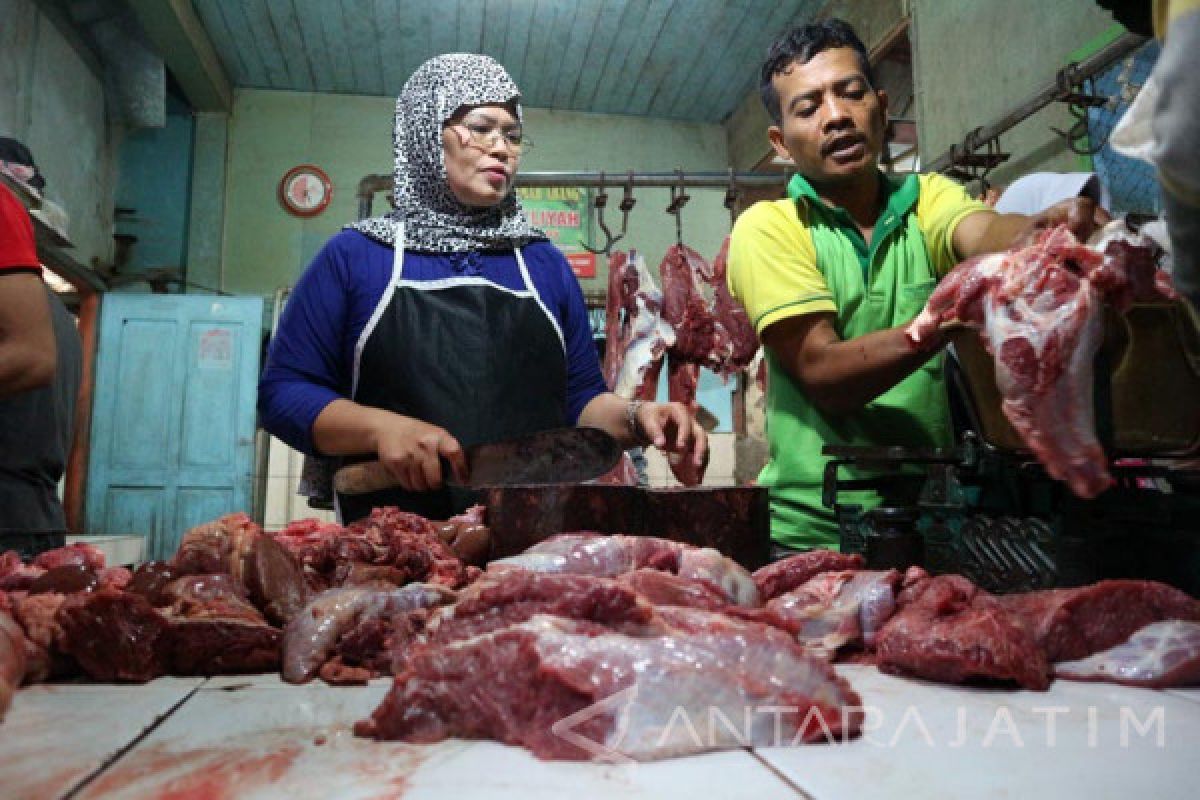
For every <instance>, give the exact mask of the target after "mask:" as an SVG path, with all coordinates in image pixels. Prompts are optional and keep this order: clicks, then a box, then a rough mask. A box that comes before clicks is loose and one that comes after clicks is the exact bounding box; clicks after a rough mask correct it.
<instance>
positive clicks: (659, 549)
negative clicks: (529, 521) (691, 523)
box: [488, 533, 760, 606]
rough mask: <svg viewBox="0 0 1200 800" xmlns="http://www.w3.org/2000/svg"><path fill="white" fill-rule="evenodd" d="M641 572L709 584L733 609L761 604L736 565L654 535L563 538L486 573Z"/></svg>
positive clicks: (748, 578) (611, 574) (711, 551)
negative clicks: (643, 569)
mask: <svg viewBox="0 0 1200 800" xmlns="http://www.w3.org/2000/svg"><path fill="white" fill-rule="evenodd" d="M644 567H648V568H650V569H657V570H662V571H665V572H670V573H673V574H676V575H679V576H680V577H683V578H687V579H689V580H703V581H707V582H708V583H709V584H710V585H711V586H712V587H713V588H715V589H718V590H719V591H721V592H722V593H723V594H724V595H725V598H726V601H727V602H728V603H730V604H733V605H745V606H756V605H758V604H759V602H760V601H759V597H758V589H757V587H756V586H755V585H754V579H753V578H752V577H751V576H750V573H749V572H747V571H746V569H745V568H743V567H742V566H740V565H739V564H738V563H737V562H735V561H733V560H732V559H730V558H727V557H725V556H723V555H721V554H720V553H719V552H717V551H716V550H714V549H712V548H708V547H693V546H691V545H687V544H683V543H682V542H673V541H670V540H668V539H659V538H657V537H654V536H623V535H621V534H612V535H607V534H601V533H564V534H560V535H558V536H554V537H551V538H549V539H546V540H545V541H543V542H539V543H538V544H536V545H534V546H533V547H531V548H529V549H528V550H526V551H525V552H524V553H521V554H519V555H516V556H511V557H509V558H502V559H499V560H497V561H493V562H492V563H491V564H490V565H489V566H488V573H489V574H491V573H495V572H497V571H501V570H505V569H511V568H518V569H525V570H532V571H534V572H561V573H572V574H575V575H595V576H599V577H610V578H611V577H616V576H617V575H622V574H624V573H626V572H632V571H633V570H635V569H641V568H644Z"/></svg>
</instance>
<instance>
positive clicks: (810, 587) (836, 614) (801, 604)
mask: <svg viewBox="0 0 1200 800" xmlns="http://www.w3.org/2000/svg"><path fill="white" fill-rule="evenodd" d="M900 582H901V575H900V573H899V572H898V571H896V570H894V569H893V570H887V571H880V572H876V571H871V570H845V571H841V572H822V573H821V574H819V575H817V576H815V577H813V578H812V579H811V580H809V581H808V582H807V583H805V584H804V585H802V586H801V587H800V588H798V589H794V590H792V591H790V592H786V593H784V594H781V595H779V596H778V597H775V598H773V599H771V600H770V601H769V602H768V603H767V604H766V606H765V607H763V608H762V609H761V610H758V609H755V610H752V611H750V612H748V613H746V614H743V616H747V617H751V618H753V619H759V620H761V621H763V622H766V623H768V624H770V625H774V626H775V627H777V628H782V629H783V630H786V631H787V632H789V633H791V634H792V635H794V636H795V637H796V641H797V642H799V643H800V645H801V646H802V647H804V649H805V650H807V651H808V652H810V653H812V654H814V655H817V656H820V657H822V658H833V656H834V655H835V654H836V653H837V652H838V651H839V650H841V649H842V648H849V647H865V648H866V649H868V650H873V649H875V643H876V638H877V636H878V634H879V631H880V629H881V628H882V627H883V626H884V624H885V623H886V622H887V621H888V620H889V619H890V618H891V616H892V612H893V611H894V610H895V607H896V590H897V589H899V587H900Z"/></svg>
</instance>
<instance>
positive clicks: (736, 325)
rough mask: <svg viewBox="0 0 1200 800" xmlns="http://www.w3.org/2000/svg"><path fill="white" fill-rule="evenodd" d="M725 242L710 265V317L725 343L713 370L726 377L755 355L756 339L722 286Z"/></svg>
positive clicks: (725, 270)
mask: <svg viewBox="0 0 1200 800" xmlns="http://www.w3.org/2000/svg"><path fill="white" fill-rule="evenodd" d="M729 238H730V237H728V236H726V237H725V241H723V242H721V250H720V252H718V253H717V258H716V260H715V261H713V267H712V270H713V279H712V284H713V314H714V315H715V316H716V318H717V324H718V325H719V326H721V327H722V328H723V329H724V331H725V340H726V341H727V342H728V344H727V345H726V347H725V348H724V350H725V358H724V359H723V363H722V364H721V367H720V368H719V369H718V370H717V371H718V372H719V373H720V374H722V375H725V376H729V375H732V374H733V373H734V372H736V371H738V370H742V369H745V368H746V367H748V366H749V365H750V362H751V361H753V360H754V354H755V353H757V352H758V335H757V334H755V332H754V324H753V323H752V322H751V321H750V316H749V315H748V314H747V313H746V309H745V308H743V307H742V305H741V303H738V302H737V301H736V300H734V299H733V295H731V294H730V293H729V284H728V283H727V282H726V279H727V275H728V271H729V268H728V264H729Z"/></svg>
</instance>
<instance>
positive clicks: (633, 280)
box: [604, 250, 675, 400]
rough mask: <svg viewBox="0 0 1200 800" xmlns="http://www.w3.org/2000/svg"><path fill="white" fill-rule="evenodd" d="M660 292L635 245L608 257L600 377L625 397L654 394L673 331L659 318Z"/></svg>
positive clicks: (661, 298) (651, 396) (633, 397)
mask: <svg viewBox="0 0 1200 800" xmlns="http://www.w3.org/2000/svg"><path fill="white" fill-rule="evenodd" d="M662 304H663V296H662V292H661V291H659V289H658V286H657V285H655V283H654V278H653V277H651V275H650V271H649V270H648V269H647V268H646V262H645V259H643V258H642V256H641V254H639V253H638V252H637V251H636V250H633V251H630V252H629V253H628V254H626V253H623V252H614V253H613V254H612V255H611V256H609V261H608V304H607V307H606V310H605V323H604V324H605V347H604V380H605V383H607V384H608V387H609V388H610V389H611V390H612V391H614V392H615V393H616V394H618V395H620V396H621V397H624V398H626V399H631V400H632V399H641V400H653V399H654V397H655V393H656V392H657V390H658V374H659V371H660V370H661V369H662V364H663V356H664V354H665V353H666V351H667V348H668V347H670V346H671V345H672V344H674V343H675V331H674V330H673V329H672V328H671V326H670V325H668V324H667V323H666V322H665V321H664V320H663V318H662Z"/></svg>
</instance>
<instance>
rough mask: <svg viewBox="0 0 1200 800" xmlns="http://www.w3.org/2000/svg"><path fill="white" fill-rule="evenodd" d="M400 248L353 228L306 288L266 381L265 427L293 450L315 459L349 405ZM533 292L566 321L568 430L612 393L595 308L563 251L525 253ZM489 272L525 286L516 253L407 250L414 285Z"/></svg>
mask: <svg viewBox="0 0 1200 800" xmlns="http://www.w3.org/2000/svg"><path fill="white" fill-rule="evenodd" d="M392 254H393V251H392V248H390V247H387V246H386V245H382V244H380V243H378V242H376V241H374V240H373V239H370V238H368V237H367V236H364V235H363V234H361V233H359V232H358V231H353V230H345V231H342V232H341V233H338V234H337V235H335V236H334V237H333V238H331V239H330V240H329V241H328V242H327V243H326V244H325V247H324V248H322V249H321V252H320V253H318V254H317V256H316V258H314V259H313V262H312V264H310V265H309V267H308V269H307V270H305V272H304V274H303V275H302V276H301V277H300V280H299V281H298V282H297V283H296V286H295V288H294V289H293V290H292V293H291V295H290V296H289V298H288V301H287V306H286V308H285V309H284V312H283V316H282V317H281V318H280V321H279V328H278V330H277V332H276V334H275V337H274V339H273V340H272V342H271V347H270V350H269V351H268V354H267V364H266V367H265V368H264V369H263V373H262V377H261V378H260V379H259V383H258V413H259V417H260V421H261V424H262V426H263V427H264V428H266V429H267V430H268V431H269V432H271V433H272V434H274V435H275V436H278V437H279V438H280V439H282V440H283V441H285V442H287V443H288V444H289V445H291V446H292V447H294V448H296V449H298V450H301V451H303V452H305V453H315V452H316V448H315V446H314V445H313V441H312V426H313V423H314V422H315V421H316V419H317V416H318V415H319V414H320V413H321V411H322V410H323V409H324V408H325V406H327V405H329V404H330V403H331V402H333V401H334V400H336V399H338V398H339V397H349V396H350V391H351V381H352V375H353V366H354V346H355V344H356V343H357V342H358V338H359V336H360V335H361V334H362V331H363V328H364V327H366V324H367V321H368V320H369V319H370V317H371V313H372V312H373V311H374V310H375V307H376V306H377V305H378V304H379V300H380V298H381V297H382V296H383V292H384V289H386V288H387V285H388V282H389V281H390V280H391V277H392ZM521 254H522V255H523V256H524V258H525V265H526V267H527V268H528V270H529V276H530V279H531V280H532V282H533V289H534V291H535V292H537V294H538V295H539V297H540V298H541V300H542V303H543V304H545V306H546V308H547V309H548V310H549V311H550V313H551V314H552V315H553V316H554V318H555V320H557V322H558V326H559V329H560V330H561V331H562V334H563V341H564V345H565V347H566V360H567V422H568V424H572V425H573V424H575V422H576V421H577V420H578V418H579V414H580V412H581V411H583V408H584V406H586V405H587V404H588V403H589V402H590V401H591V400H592V399H593V398H594V397H596V395H598V394H601V393H602V392H604V391H606V387H605V384H604V377H603V375H602V374H601V372H600V361H599V357H598V355H597V353H596V347H595V344H594V343H593V341H592V333H591V326H590V324H589V322H588V313H587V306H586V305H585V303H584V300H583V292H582V291H581V290H580V288H579V282H578V281H577V280H576V279H575V276H574V274H573V273H572V272H571V268H570V265H568V264H567V260H566V258H564V257H563V254H562V253H561V252H560V251H559V250H558V248H556V247H555V246H554V245H553V244H551V243H549V242H545V241H539V242H534V243H532V244H529V245H527V246H525V247H524V248H522V250H521ZM463 270H467V271H469V273H471V274H479V275H482V276H483V277H485V278H487V279H488V280H490V281H492V282H493V283H496V284H497V285H499V286H504V287H506V288H509V289H520V288H523V286H524V281H523V280H522V278H521V272H520V269H519V268H518V266H517V260H516V256H515V255H514V253H513V252H512V251H511V250H509V251H498V252H485V253H476V254H471V255H470V257H469V258H463V257H462V256H451V255H442V254H433V253H417V252H413V251H411V250H410V251H406V252H405V254H404V278H405V279H406V280H414V281H429V280H439V279H444V278H449V277H454V276H457V275H461V274H464V272H463Z"/></svg>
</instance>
